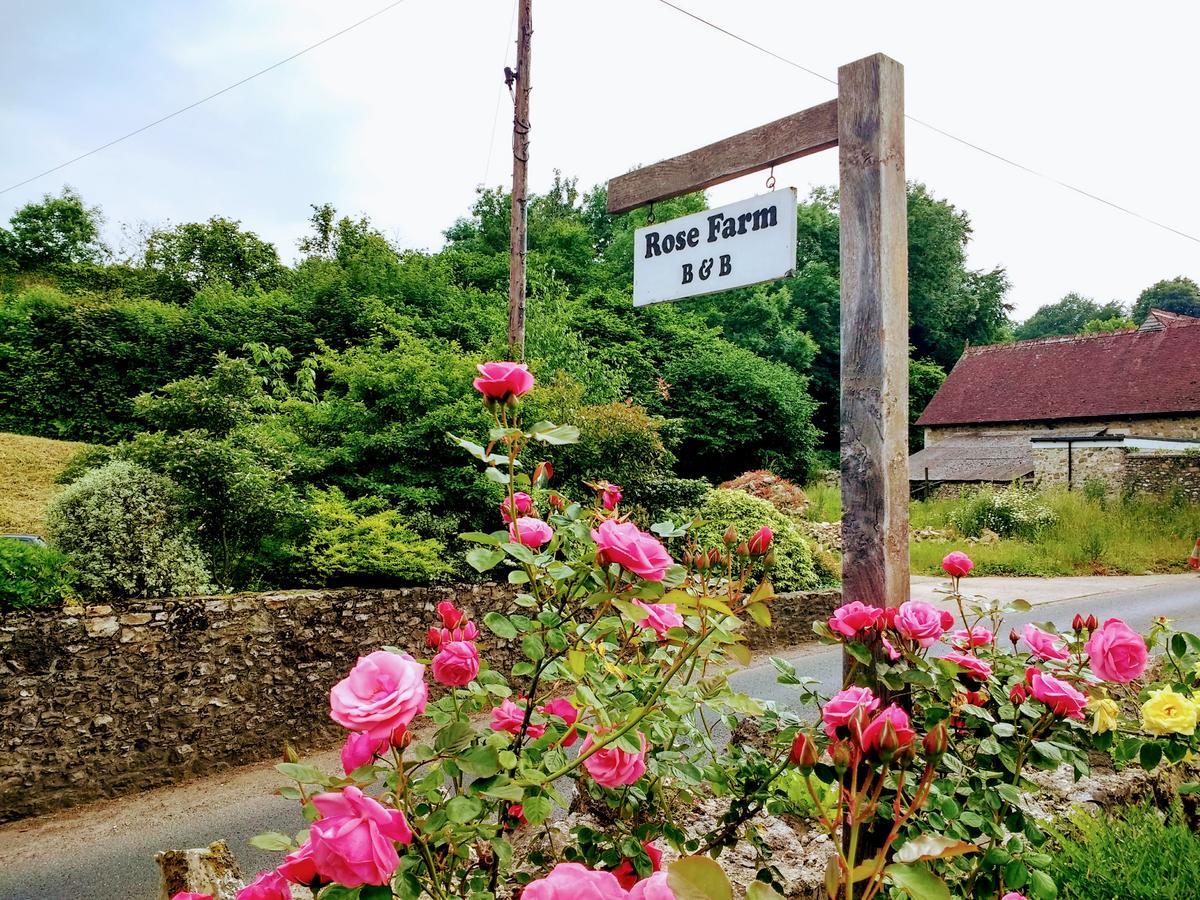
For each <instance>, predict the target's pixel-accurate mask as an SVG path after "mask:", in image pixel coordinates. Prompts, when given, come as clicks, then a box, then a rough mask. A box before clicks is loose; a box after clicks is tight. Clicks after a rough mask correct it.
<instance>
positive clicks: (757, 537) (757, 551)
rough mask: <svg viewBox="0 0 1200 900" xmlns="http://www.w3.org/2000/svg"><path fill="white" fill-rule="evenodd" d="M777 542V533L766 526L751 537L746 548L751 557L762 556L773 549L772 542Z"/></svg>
mask: <svg viewBox="0 0 1200 900" xmlns="http://www.w3.org/2000/svg"><path fill="white" fill-rule="evenodd" d="M773 540H775V532H774V531H772V530H771V529H770V528H768V527H767V526H766V525H764V526H763V527H762V528H760V529H758V531H756V532H754V534H752V535H751V536H750V540H749V541H748V542H747V543H746V546H747V547H748V548H749V549H750V555H751V556H762V555H764V554H765V553H766V552H767V551H768V550H770V549H771V541H773Z"/></svg>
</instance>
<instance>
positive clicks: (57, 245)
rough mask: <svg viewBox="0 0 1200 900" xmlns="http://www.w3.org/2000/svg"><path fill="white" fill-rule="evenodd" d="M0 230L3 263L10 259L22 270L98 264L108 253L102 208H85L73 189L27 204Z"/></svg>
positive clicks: (0, 255) (0, 257)
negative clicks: (102, 235) (103, 229)
mask: <svg viewBox="0 0 1200 900" xmlns="http://www.w3.org/2000/svg"><path fill="white" fill-rule="evenodd" d="M8 224H9V230H5V229H3V228H0V261H2V260H3V258H4V257H7V258H8V259H9V260H10V261H11V262H12V263H13V264H15V266H16V267H18V268H21V269H37V268H42V267H45V266H54V265H63V264H68V263H88V262H91V263H94V262H98V261H99V260H100V259H102V258H103V257H104V256H105V255H106V254H107V252H108V250H107V248H106V247H105V246H104V244H103V242H102V241H101V240H100V228H101V226H102V225H103V224H104V217H103V216H102V215H101V213H100V208H99V207H96V206H91V207H89V206H86V205H84V202H83V198H81V197H80V196H79V194H77V193H76V192H75V191H74V190H72V189H71V188H70V187H64V188H63V189H62V193H61V194H59V196H57V197H55V196H54V195H53V194H45V195H43V197H42V201H41V202H40V203H26V204H25V205H24V206H22V207H21V208H20V209H18V210H17V211H16V212H15V213H13V214H12V216H11V217H10V218H9V220H8Z"/></svg>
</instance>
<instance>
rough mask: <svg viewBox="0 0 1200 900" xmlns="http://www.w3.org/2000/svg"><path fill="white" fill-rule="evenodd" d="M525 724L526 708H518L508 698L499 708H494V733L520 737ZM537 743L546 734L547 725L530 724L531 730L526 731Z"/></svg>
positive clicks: (492, 727)
mask: <svg viewBox="0 0 1200 900" xmlns="http://www.w3.org/2000/svg"><path fill="white" fill-rule="evenodd" d="M524 722H525V707H523V706H517V704H515V703H513V702H512V701H511V700H509V699H508V698H507V697H505V698H504V702H503V703H501V704H500V705H499V706H495V707H493V708H492V723H491V729H492V731H507V732H508V733H509V734H512V735H518V734H520V733H521V725H522V724H523V723H524ZM525 733H526V734H528V735H529V736H530V737H531V738H533V739H534V740H535V741H536V740H537V739H538V738H540V737H541V736H542V735H543V734H545V733H546V726H545V725H534V724H533V723H532V722H530V723H529V728H527V729H526V730H525Z"/></svg>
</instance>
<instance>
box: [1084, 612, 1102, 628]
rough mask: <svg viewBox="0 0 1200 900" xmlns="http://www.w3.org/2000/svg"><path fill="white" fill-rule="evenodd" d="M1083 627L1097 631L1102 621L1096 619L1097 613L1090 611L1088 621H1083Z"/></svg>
mask: <svg viewBox="0 0 1200 900" xmlns="http://www.w3.org/2000/svg"><path fill="white" fill-rule="evenodd" d="M1083 627H1084V628H1086V629H1087V630H1088V631H1089V632H1092V631H1095V630H1096V629H1097V628H1099V627H1100V623H1099V622H1097V621H1096V615H1095V613H1088V617H1087V621H1085V622H1084V623H1083Z"/></svg>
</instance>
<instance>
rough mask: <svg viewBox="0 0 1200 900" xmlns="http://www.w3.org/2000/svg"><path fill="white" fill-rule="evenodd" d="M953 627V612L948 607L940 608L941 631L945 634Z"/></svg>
mask: <svg viewBox="0 0 1200 900" xmlns="http://www.w3.org/2000/svg"><path fill="white" fill-rule="evenodd" d="M953 627H954V613H952V612H950V610H948V609H943V610H942V633H943V634H945V633H946V632H947V631H949V630H950V629H951V628H953Z"/></svg>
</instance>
